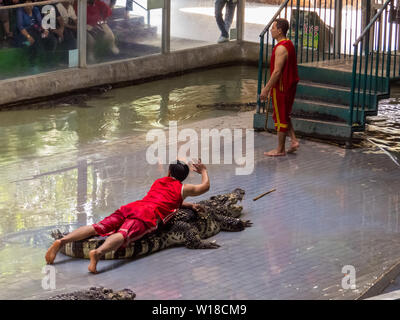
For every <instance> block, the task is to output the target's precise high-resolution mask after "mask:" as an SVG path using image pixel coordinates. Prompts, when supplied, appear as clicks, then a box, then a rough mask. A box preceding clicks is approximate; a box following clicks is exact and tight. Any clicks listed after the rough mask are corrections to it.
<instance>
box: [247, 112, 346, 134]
mask: <svg viewBox="0 0 400 320" xmlns="http://www.w3.org/2000/svg"><path fill="white" fill-rule="evenodd" d="M292 124H293V128H294V130H295V131H296V134H299V135H302V136H312V137H315V138H320V139H328V140H336V141H346V140H349V139H350V138H351V136H352V128H351V126H349V125H348V124H346V123H342V122H334V121H323V120H316V119H307V118H302V117H296V116H293V117H292ZM264 125H265V113H255V114H254V118H253V127H254V129H259V130H263V129H264ZM268 129H269V130H274V129H275V126H274V122H273V119H272V116H271V115H269V117H268Z"/></svg>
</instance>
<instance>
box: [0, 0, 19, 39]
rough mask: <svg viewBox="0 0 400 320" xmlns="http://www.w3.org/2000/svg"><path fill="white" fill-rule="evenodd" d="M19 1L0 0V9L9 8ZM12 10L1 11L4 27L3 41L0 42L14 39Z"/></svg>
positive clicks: (0, 15) (0, 16)
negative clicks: (11, 26)
mask: <svg viewBox="0 0 400 320" xmlns="http://www.w3.org/2000/svg"><path fill="white" fill-rule="evenodd" d="M18 2H19V0H0V7H3V6H9V5H12V4H17V3H18ZM9 13H10V10H6V9H0V24H1V25H2V27H3V32H4V35H3V39H0V40H7V39H10V38H12V37H13V33H12V32H11V30H10V16H9Z"/></svg>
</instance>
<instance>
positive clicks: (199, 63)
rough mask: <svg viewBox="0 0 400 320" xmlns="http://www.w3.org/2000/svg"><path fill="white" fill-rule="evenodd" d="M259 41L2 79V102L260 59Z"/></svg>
mask: <svg viewBox="0 0 400 320" xmlns="http://www.w3.org/2000/svg"><path fill="white" fill-rule="evenodd" d="M258 51H259V49H258V44H257V43H251V42H246V41H231V42H227V43H222V44H215V45H209V46H204V47H199V48H193V49H186V50H180V51H175V52H171V53H168V54H156V55H151V56H146V57H140V58H134V59H127V60H120V61H116V62H109V63H103V64H97V65H93V66H88V67H87V68H73V69H66V70H60V71H54V72H48V73H43V74H39V75H34V76H27V77H20V78H12V79H8V80H2V81H0V88H1V91H2V92H1V95H0V108H1V105H3V106H4V105H10V104H18V103H22V102H29V101H31V100H37V99H38V98H39V99H40V98H45V97H49V96H54V95H60V94H65V93H68V92H72V91H76V90H82V89H85V88H90V87H94V86H99V85H105V84H117V83H118V84H121V83H124V84H126V85H129V84H132V83H135V82H142V81H148V80H152V79H155V78H160V77H166V76H170V75H173V74H176V73H180V72H186V71H190V70H195V69H199V68H210V67H214V66H218V65H227V64H235V63H250V64H257V63H258V54H259V53H258Z"/></svg>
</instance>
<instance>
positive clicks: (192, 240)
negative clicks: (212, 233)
mask: <svg viewBox="0 0 400 320" xmlns="http://www.w3.org/2000/svg"><path fill="white" fill-rule="evenodd" d="M171 232H174V233H176V234H177V235H180V237H182V240H184V243H185V246H186V248H188V249H216V248H219V247H220V245H219V244H217V243H215V242H214V241H213V242H211V241H205V240H202V239H201V238H200V235H199V231H198V230H197V229H196V228H194V227H193V226H191V225H190V224H189V223H187V222H184V221H177V222H175V224H174V226H173V227H172V229H171Z"/></svg>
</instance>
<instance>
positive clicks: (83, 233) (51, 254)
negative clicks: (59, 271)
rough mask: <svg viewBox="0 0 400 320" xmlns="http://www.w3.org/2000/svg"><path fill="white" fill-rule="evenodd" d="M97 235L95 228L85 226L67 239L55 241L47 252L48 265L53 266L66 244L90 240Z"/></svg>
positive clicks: (67, 236)
mask: <svg viewBox="0 0 400 320" xmlns="http://www.w3.org/2000/svg"><path fill="white" fill-rule="evenodd" d="M96 234H97V232H96V230H95V229H94V227H93V226H83V227H80V228H78V229H76V230H74V231H72V232H71V233H69V234H68V235H66V236H65V237H63V238H61V239H58V240H56V241H54V242H53V244H52V245H51V247H50V248H49V249H48V250H47V252H46V256H45V259H46V262H47V264H53V262H54V259H55V258H56V255H57V253H58V251H59V250H60V248H61V246H62V245H63V244H66V243H68V242H72V241H79V240H83V239H86V238H89V237H91V236H94V235H96Z"/></svg>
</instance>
